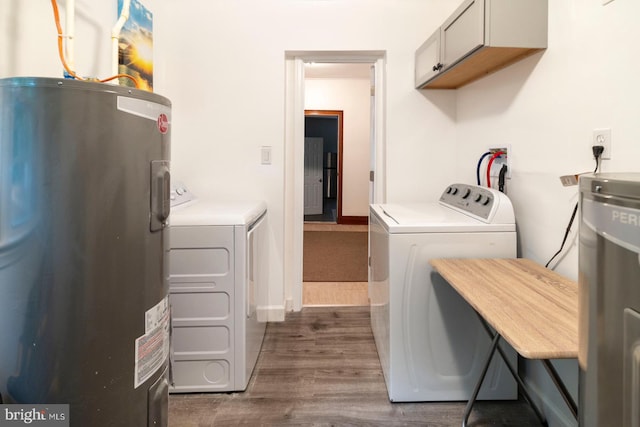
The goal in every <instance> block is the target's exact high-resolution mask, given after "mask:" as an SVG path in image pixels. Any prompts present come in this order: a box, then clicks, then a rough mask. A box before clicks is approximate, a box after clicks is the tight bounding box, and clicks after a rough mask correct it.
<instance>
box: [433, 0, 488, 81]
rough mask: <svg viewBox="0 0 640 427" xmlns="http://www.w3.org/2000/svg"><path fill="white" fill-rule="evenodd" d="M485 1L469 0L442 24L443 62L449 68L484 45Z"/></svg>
mask: <svg viewBox="0 0 640 427" xmlns="http://www.w3.org/2000/svg"><path fill="white" fill-rule="evenodd" d="M484 2H485V0H467V1H465V2H464V3H463V4H462V5H461V6H460V7H459V8H458V10H456V12H455V13H454V14H453V15H451V17H450V18H449V19H447V21H446V22H445V23H444V25H443V26H442V52H441V55H440V57H441V62H442V63H443V64H444V68H448V67H450V66H452V65H453V64H455V63H456V62H458V61H459V60H461V59H463V58H464V57H465V56H467V55H469V54H470V53H472V52H473V51H475V50H476V49H479V48H480V47H482V46H483V45H484V23H485V20H484V10H485V7H484Z"/></svg>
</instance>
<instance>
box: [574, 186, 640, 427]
mask: <svg viewBox="0 0 640 427" xmlns="http://www.w3.org/2000/svg"><path fill="white" fill-rule="evenodd" d="M580 204H581V210H580V212H581V224H580V255H579V256H580V260H579V266H580V271H579V319H580V323H579V335H580V339H579V346H580V348H579V354H578V362H579V366H580V387H579V389H580V417H579V419H580V425H581V426H583V427H591V426H593V427H596V426H621V427H637V426H640V174H596V175H588V176H582V177H580Z"/></svg>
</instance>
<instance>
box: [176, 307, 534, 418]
mask: <svg viewBox="0 0 640 427" xmlns="http://www.w3.org/2000/svg"><path fill="white" fill-rule="evenodd" d="M464 407H465V403H464V402H439V403H393V404H392V403H390V402H389V399H388V397H387V391H386V387H385V384H384V378H383V375H382V369H381V367H380V362H379V360H378V353H377V351H376V346H375V344H374V341H373V335H372V332H371V327H370V318H369V307H323V308H309V307H307V308H304V309H303V310H302V311H301V312H294V313H289V314H288V315H287V319H286V321H285V322H282V323H269V324H268V326H267V332H266V336H265V339H264V343H263V345H262V352H261V354H260V357H259V359H258V363H257V365H256V368H255V371H254V375H253V377H252V379H251V381H250V382H249V386H248V388H247V390H246V391H245V392H242V393H221V394H216V393H209V394H182V395H175V394H174V395H171V396H170V398H169V426H170V427H208V426H229V425H250V426H259V425H260V426H283V425H298V426H300V425H307V426H310V425H318V426H320V425H324V426H344V425H350V426H400V425H419V426H434V427H438V426H459V425H461V423H462V414H463V412H464ZM470 425H471V426H473V427H483V426H490V425H491V426H514V427H515V426H518V427H527V426H537V425H539V423H538V421H537V419H536V418H535V416H534V414H533V412H532V411H531V409H530V408H529V407H528V406H527V404H526V403H524V402H521V401H515V402H513V401H510V402H479V403H477V404H476V406H474V411H473V413H472V415H471V418H470Z"/></svg>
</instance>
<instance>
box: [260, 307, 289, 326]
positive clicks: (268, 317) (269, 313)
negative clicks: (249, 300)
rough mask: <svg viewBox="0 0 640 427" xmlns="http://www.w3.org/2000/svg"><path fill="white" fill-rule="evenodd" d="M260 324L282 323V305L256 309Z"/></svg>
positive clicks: (283, 311)
mask: <svg viewBox="0 0 640 427" xmlns="http://www.w3.org/2000/svg"><path fill="white" fill-rule="evenodd" d="M256 311H257V314H258V321H260V322H284V313H285V310H284V305H267V306H261V307H258V308H257V309H256Z"/></svg>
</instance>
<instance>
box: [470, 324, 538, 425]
mask: <svg viewBox="0 0 640 427" xmlns="http://www.w3.org/2000/svg"><path fill="white" fill-rule="evenodd" d="M476 314H477V313H476ZM478 318H479V319H480V323H482V326H484V330H485V331H487V334H489V336H490V337H491V338H492V339H493V337H494V335H498V334H494V332H493V331H492V330H491V328H490V327H489V325H488V324H487V322H486V321H485V320H484V319H483V318H482V316H480V315H479V314H478ZM498 353H500V356H501V357H502V360H504V363H505V364H506V365H507V368H508V369H509V372H511V376H512V377H513V378H514V379H515V380H516V382H517V383H518V386H519V387H520V391H521V392H522V394H523V396H524V398H525V399H526V400H527V402H528V403H529V406H531V409H533V412H535V414H536V416H537V417H538V419H539V420H540V422H541V423H542V425H543V426H546V425H547V420H546V418H545V417H544V415H543V414H542V412H541V411H540V410H539V409H538V407H537V406H536V405H535V403H533V399H532V398H531V395H529V391H528V390H527V387H526V386H525V385H524V381H522V378H520V375H518V368H517V366H516V367H514V366H513V365H511V362H510V361H509V359H508V358H507V356H506V355H505V354H504V351H503V350H502V347H500V346H499V345H498Z"/></svg>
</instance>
